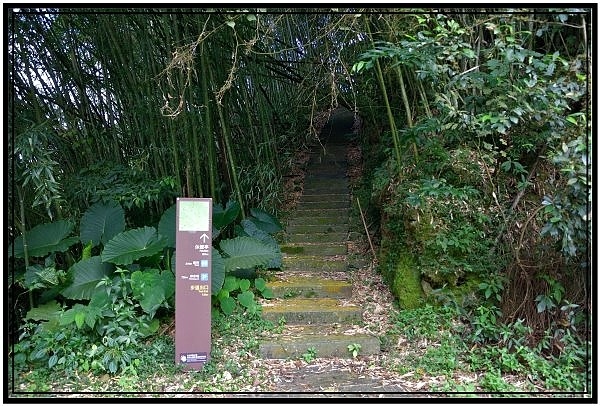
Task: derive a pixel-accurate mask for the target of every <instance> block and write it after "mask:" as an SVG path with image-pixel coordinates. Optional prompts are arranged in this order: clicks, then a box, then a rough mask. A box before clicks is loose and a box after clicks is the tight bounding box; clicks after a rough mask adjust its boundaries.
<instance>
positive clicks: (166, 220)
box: [158, 204, 177, 248]
mask: <svg viewBox="0 0 600 406" xmlns="http://www.w3.org/2000/svg"><path fill="white" fill-rule="evenodd" d="M176 210H177V204H174V205H173V206H171V207H169V208H168V209H167V210H165V212H164V213H163V214H162V216H161V218H160V221H159V222H158V234H160V235H162V236H163V237H165V239H166V240H167V247H170V248H175V231H176V230H175V228H176V226H175V215H176Z"/></svg>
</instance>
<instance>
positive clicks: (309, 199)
mask: <svg viewBox="0 0 600 406" xmlns="http://www.w3.org/2000/svg"><path fill="white" fill-rule="evenodd" d="M349 200H350V195H349V194H348V192H345V193H339V194H333V193H319V194H310V193H307V192H306V191H304V194H303V195H302V196H300V202H299V203H300V204H302V203H313V202H315V203H320V202H323V201H329V202H347V201H349Z"/></svg>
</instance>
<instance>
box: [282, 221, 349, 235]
mask: <svg viewBox="0 0 600 406" xmlns="http://www.w3.org/2000/svg"><path fill="white" fill-rule="evenodd" d="M348 230H349V227H348V223H347V222H346V223H337V224H327V223H323V224H305V223H303V222H298V221H296V222H294V223H292V224H290V223H288V225H287V226H286V227H285V231H286V233H288V234H311V233H347V232H348Z"/></svg>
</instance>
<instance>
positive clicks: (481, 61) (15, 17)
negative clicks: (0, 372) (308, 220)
mask: <svg viewBox="0 0 600 406" xmlns="http://www.w3.org/2000/svg"><path fill="white" fill-rule="evenodd" d="M121 11H124V10H119V9H110V10H91V9H90V10H84V12H82V10H77V9H43V10H38V9H36V10H30V9H18V10H9V15H8V18H9V29H8V44H9V45H8V51H9V55H10V66H11V69H10V70H9V72H8V76H9V81H10V84H11V86H9V88H8V89H7V90H8V94H9V101H10V105H9V116H8V130H9V134H11V136H10V137H9V143H8V148H9V152H10V154H9V156H8V158H9V165H8V188H7V202H8V205H7V209H8V212H9V224H8V225H7V230H6V232H7V235H8V238H9V241H8V243H9V244H10V246H9V247H8V257H9V259H10V262H9V271H10V272H8V275H9V277H8V278H9V281H8V288H9V294H10V298H11V307H12V309H13V310H14V315H15V316H16V317H13V318H11V320H10V327H9V328H10V332H11V336H12V338H13V341H14V342H15V343H16V346H15V351H14V354H13V355H14V359H15V361H17V362H18V363H20V364H21V365H25V364H28V363H33V364H38V363H40V362H42V363H44V365H47V366H48V367H50V368H58V367H62V368H64V369H65V370H69V371H76V370H85V371H90V370H91V371H97V372H99V371H108V372H111V373H114V372H116V371H118V370H120V371H126V370H127V369H128V368H130V367H131V366H132V365H133V360H134V359H136V351H137V348H138V347H139V346H140V343H141V342H142V340H145V339H147V338H148V337H150V336H152V335H153V334H156V333H157V332H158V331H159V328H160V321H161V320H166V319H168V318H169V317H170V316H172V306H173V292H174V288H173V286H174V282H173V271H172V270H173V263H172V261H173V257H174V255H173V250H174V237H173V236H172V233H173V231H172V230H174V221H175V220H174V207H173V203H174V199H175V197H178V196H180V197H212V198H213V199H214V204H215V205H214V209H213V214H214V216H213V224H214V225H215V230H214V233H213V237H214V240H213V258H214V264H213V278H212V280H213V287H212V288H213V301H214V309H215V312H216V313H215V314H218V315H219V316H216V317H221V316H222V315H225V316H230V315H232V314H235V312H236V309H243V310H244V311H246V313H247V314H249V315H252V316H254V315H255V314H257V313H258V312H259V311H260V309H259V307H258V306H257V305H256V301H255V295H263V296H264V297H269V296H270V292H269V290H268V288H266V287H265V283H264V282H265V281H264V279H262V278H260V277H257V275H256V273H255V271H256V269H261V268H278V267H280V266H281V252H280V251H279V247H278V245H277V242H276V241H275V239H274V238H273V234H274V233H276V232H278V231H280V230H281V224H279V222H278V221H277V220H276V218H275V217H274V216H273V215H272V214H271V213H274V214H275V215H276V214H278V212H279V211H280V208H281V207H280V203H281V201H282V200H283V196H282V193H283V189H282V185H283V179H284V176H285V175H286V174H287V171H289V170H290V168H291V164H292V162H293V159H294V155H295V154H296V153H297V152H298V151H299V150H302V149H303V148H305V146H306V145H307V144H308V143H310V142H312V141H315V140H316V135H318V134H319V132H320V131H321V129H322V128H323V127H324V126H325V125H326V123H327V121H328V119H329V115H330V112H331V111H333V110H334V109H335V108H338V107H340V106H343V107H345V108H347V109H348V110H350V111H351V112H352V113H353V114H355V117H356V120H355V129H356V131H357V132H358V133H359V134H360V135H361V139H360V145H361V148H362V149H363V151H364V156H365V157H366V158H365V162H364V165H365V168H366V169H365V173H364V179H363V185H362V189H361V190H358V191H356V193H359V194H362V196H363V197H365V198H364V199H363V200H362V201H364V204H365V206H366V207H365V212H367V213H368V214H369V216H370V224H371V227H372V229H371V230H370V231H371V232H372V234H373V235H374V236H375V237H376V241H377V242H378V243H379V248H380V250H379V252H378V255H377V256H378V258H377V259H378V265H379V271H380V272H381V273H382V275H383V276H384V277H385V279H386V281H387V282H388V284H389V286H390V288H391V290H392V292H393V293H394V294H395V295H396V298H397V299H398V303H399V304H400V307H401V308H402V309H404V310H405V311H406V312H408V313H406V314H409V315H410V314H412V313H410V312H417V313H418V312H419V311H420V310H419V309H427V310H426V311H430V310H431V307H428V306H430V305H432V304H434V305H439V304H444V305H445V307H446V308H451V309H452V315H451V317H458V318H461V319H462V320H463V321H465V322H466V323H467V325H468V326H469V327H468V328H467V330H466V332H465V331H463V332H459V333H460V334H462V336H463V338H465V337H466V338H468V341H469V342H470V343H474V345H478V346H479V345H481V346H484V345H489V346H491V347H493V348H495V350H494V351H497V353H494V355H493V356H499V357H501V358H502V359H503V360H505V359H506V360H507V361H506V362H507V363H508V364H510V365H508V364H506V365H504V364H503V365H502V366H500V367H498V368H500V371H521V370H524V369H525V368H537V367H536V365H537V366H539V368H544V371H545V372H543V374H542V375H544V374H545V375H544V377H546V378H548V379H555V380H557V381H560V379H559V378H557V377H556V376H555V375H552V373H551V372H549V371H550V369H551V368H550V367H549V366H548V365H547V364H545V362H546V361H544V360H545V359H555V360H559V361H560V363H561V364H560V365H562V366H564V368H565V370H567V369H569V368H571V369H573V370H576V371H577V372H579V373H581V372H582V371H584V372H585V370H586V368H587V365H588V364H589V363H587V364H586V362H584V361H583V360H582V359H583V357H584V356H583V354H588V355H589V353H588V352H587V351H586V350H587V349H588V346H589V342H590V329H591V326H590V321H589V316H590V312H591V299H590V291H591V290H590V289H591V275H590V270H591V264H592V261H591V235H592V233H591V169H592V140H591V121H592V120H591V109H590V104H591V101H590V98H591V96H590V93H591V92H590V77H591V74H590V72H591V64H590V57H591V51H590V44H591V39H590V37H591V35H590V34H591V32H590V26H591V22H592V21H591V15H590V14H591V12H590V10H588V9H551V10H550V9H549V10H544V9H535V10H528V9H524V10H521V9H518V10H505V9H502V10H491V9H487V10H478V9H477V10H474V9H473V10H471V9H464V10H463V9H461V10H454V9H443V10H430V9H423V10H420V9H410V10H408V9H403V10H392V11H394V12H389V11H390V10H376V9H369V10H359V9H356V10H334V11H332V10H325V9H323V10H319V9H314V10H308V11H305V12H303V13H290V12H289V10H260V9H259V10H225V9H223V10H218V9H217V10H200V9H198V10H196V9H194V10H186V11H187V12H185V13H184V12H181V10H160V11H158V12H157V10H145V9H138V10H136V12H121ZM284 11H285V12H284ZM367 201H368V202H367ZM240 270H242V271H240ZM440 311H442V310H440ZM417 313H415V314H417ZM402 317H403V316H400V319H399V321H398V324H399V325H400V326H403V320H402ZM399 328H404V327H399ZM507 329H513V330H514V331H515V333H514V334H515V335H512V336H510V337H508V336H506V334H508V333H506V331H507ZM457 334H458V333H457ZM509 339H510V340H512V341H510V340H509ZM450 344H452V343H450ZM450 344H449V346H448V348H450ZM479 348H480V349H481V350H480V351H479V350H478V351H476V352H475V353H474V354H473V356H474V357H477V356H478V355H481V358H480V359H485V360H488V359H489V358H490V357H491V356H492V355H490V354H487V353H486V354H485V356H483V355H482V354H481V353H483V352H485V351H487V350H484V349H483V347H479ZM526 348H528V349H529V350H527V349H526ZM533 349H535V350H533ZM448 351H450V350H449V349H448ZM490 351H492V350H490ZM515 351H517V354H515ZM569 354H575V358H576V359H570V358H569V359H567V358H568V356H569ZM544 357H547V358H544ZM478 359H479V358H478ZM486 362H487V361H486ZM507 365H508V366H507ZM482 368H483V366H482ZM539 368H538V369H539ZM494 371H496V370H494ZM561 371H562V370H561ZM494 373H495V372H494ZM489 379H490V382H491V383H490V387H492V386H493V379H495V375H493V374H492V373H490V375H489ZM585 385H586V383H583V382H581V381H580V380H577V382H576V383H574V384H573V385H571V386H569V385H568V384H566V383H564V382H562V381H560V382H559V384H557V386H558V387H561V388H566V389H568V390H570V389H573V388H574V387H576V388H581V387H583V386H585Z"/></svg>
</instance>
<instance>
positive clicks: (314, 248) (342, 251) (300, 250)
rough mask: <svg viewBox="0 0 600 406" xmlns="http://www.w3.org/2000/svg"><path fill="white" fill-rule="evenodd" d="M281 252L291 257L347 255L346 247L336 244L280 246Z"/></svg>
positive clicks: (289, 244) (292, 244)
mask: <svg viewBox="0 0 600 406" xmlns="http://www.w3.org/2000/svg"><path fill="white" fill-rule="evenodd" d="M281 252H282V253H286V254H293V255H314V256H320V257H324V256H332V255H346V254H347V253H348V246H347V245H346V244H345V243H344V244H339V243H338V244H336V243H322V244H308V243H304V244H294V243H288V244H285V245H282V246H281Z"/></svg>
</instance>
